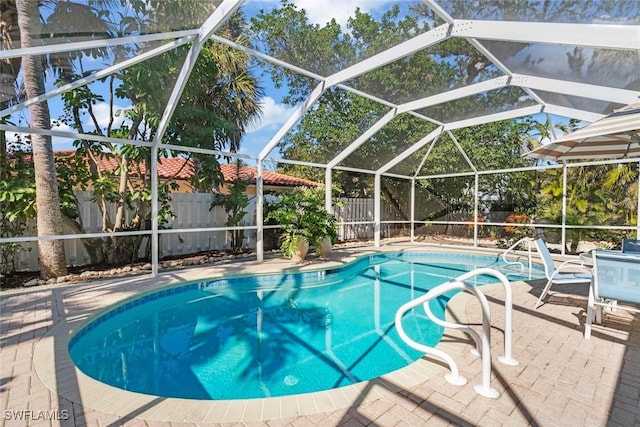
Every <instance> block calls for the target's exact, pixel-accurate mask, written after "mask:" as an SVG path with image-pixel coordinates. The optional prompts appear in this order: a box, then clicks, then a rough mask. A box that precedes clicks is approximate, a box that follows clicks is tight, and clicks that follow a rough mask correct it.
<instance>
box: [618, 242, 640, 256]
mask: <svg viewBox="0 0 640 427" xmlns="http://www.w3.org/2000/svg"><path fill="white" fill-rule="evenodd" d="M622 252H625V253H638V254H640V240H635V239H622Z"/></svg>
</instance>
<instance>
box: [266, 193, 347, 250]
mask: <svg viewBox="0 0 640 427" xmlns="http://www.w3.org/2000/svg"><path fill="white" fill-rule="evenodd" d="M267 219H270V220H273V221H275V222H276V223H277V224H279V225H280V226H281V233H280V250H281V251H282V255H283V256H285V257H288V258H293V259H296V258H298V259H300V260H303V259H304V257H305V256H306V250H308V248H309V246H310V245H311V246H313V247H314V248H315V249H316V252H317V253H318V255H320V257H324V258H326V257H328V256H329V252H330V250H331V246H332V245H333V244H334V243H335V242H336V241H337V240H338V221H337V219H336V217H335V216H333V215H332V214H330V213H329V212H327V210H326V209H325V207H324V190H323V189H322V188H311V187H299V188H297V189H295V190H294V191H292V192H291V193H286V194H282V195H281V196H280V199H279V200H278V201H277V202H275V203H274V204H272V206H271V207H270V212H269V214H268V215H267ZM305 246H306V249H305Z"/></svg>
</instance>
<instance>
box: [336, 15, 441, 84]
mask: <svg viewBox="0 0 640 427" xmlns="http://www.w3.org/2000/svg"><path fill="white" fill-rule="evenodd" d="M449 29H450V25H449V24H442V25H440V26H438V27H436V28H433V29H431V30H429V31H427V32H426V33H423V34H420V35H418V36H416V37H414V38H412V39H409V40H407V41H405V42H402V43H400V44H397V45H395V46H392V47H391V48H389V49H387V50H385V51H383V52H380V53H378V54H376V55H374V56H372V57H370V58H367V59H365V60H363V61H360V62H358V63H357V64H354V65H351V66H349V67H347V68H345V69H343V70H340V71H338V72H337V73H335V74H333V75H331V76H329V77H327V79H326V81H327V85H328V86H334V85H336V84H338V83H342V82H344V81H347V80H351V79H353V78H355V77H357V76H360V75H362V74H365V73H367V72H369V71H371V70H375V69H376V68H380V67H383V66H385V65H387V64H389V63H391V62H394V61H397V60H398V59H401V58H404V57H405V56H409V55H412V54H414V53H415V52H418V51H420V50H423V49H426V48H427V47H429V46H432V45H434V44H437V43H440V42H441V41H443V40H446V39H447V38H449V35H448V33H449Z"/></svg>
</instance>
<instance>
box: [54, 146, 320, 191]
mask: <svg viewBox="0 0 640 427" xmlns="http://www.w3.org/2000/svg"><path fill="white" fill-rule="evenodd" d="M73 153H74V152H73V151H57V152H56V156H59V155H61V156H64V155H72V154H73ZM97 164H98V169H99V170H100V171H103V172H105V171H111V172H112V171H115V170H116V168H117V167H118V163H117V162H116V161H115V159H113V158H112V157H107V156H102V157H98V158H97ZM220 171H221V172H222V175H223V177H224V181H225V182H231V181H233V180H234V179H236V165H231V164H222V165H220ZM140 173H141V174H145V173H146V168H145V165H141V166H140ZM193 173H194V167H193V162H192V161H191V160H188V159H184V158H181V157H171V158H167V159H161V160H160V161H159V162H158V176H159V177H160V178H163V179H169V178H175V179H184V180H188V179H190V178H191V177H192V176H193ZM257 173H258V171H257V170H256V169H255V168H252V167H250V166H242V167H241V168H240V176H241V177H242V178H243V179H246V180H249V181H252V182H255V179H256V175H257ZM129 174H130V175H131V176H138V168H135V167H132V168H131V170H130V171H129ZM262 180H263V182H264V184H265V185H276V186H286V187H300V186H311V187H315V186H318V185H320V184H319V183H318V182H315V181H310V180H308V179H304V178H298V177H295V176H290V175H285V174H281V173H277V172H270V171H263V174H262Z"/></svg>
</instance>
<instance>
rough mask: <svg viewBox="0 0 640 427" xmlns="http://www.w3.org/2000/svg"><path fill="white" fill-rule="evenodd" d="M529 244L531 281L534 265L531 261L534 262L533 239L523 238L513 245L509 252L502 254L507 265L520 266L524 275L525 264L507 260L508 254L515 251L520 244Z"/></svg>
mask: <svg viewBox="0 0 640 427" xmlns="http://www.w3.org/2000/svg"><path fill="white" fill-rule="evenodd" d="M524 242H527V251H528V252H529V279H531V277H532V275H531V274H532V264H531V260H532V255H531V254H532V251H531V247H532V245H531V238H529V237H523V238H522V239H520V240H518V241H517V242H515V243H514V244H513V245H511V246H510V247H509V248H508V249H507V250H505V251H504V252H503V253H502V255H501V256H502V260H503V261H504V263H505V264H507V265H519V266H520V274H522V273H523V272H524V264H523V263H522V262H520V261H509V260H508V259H507V254H508V253H509V252H511V251H513V250H514V249H515V248H517V247H518V246H519V245H520V243H524Z"/></svg>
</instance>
